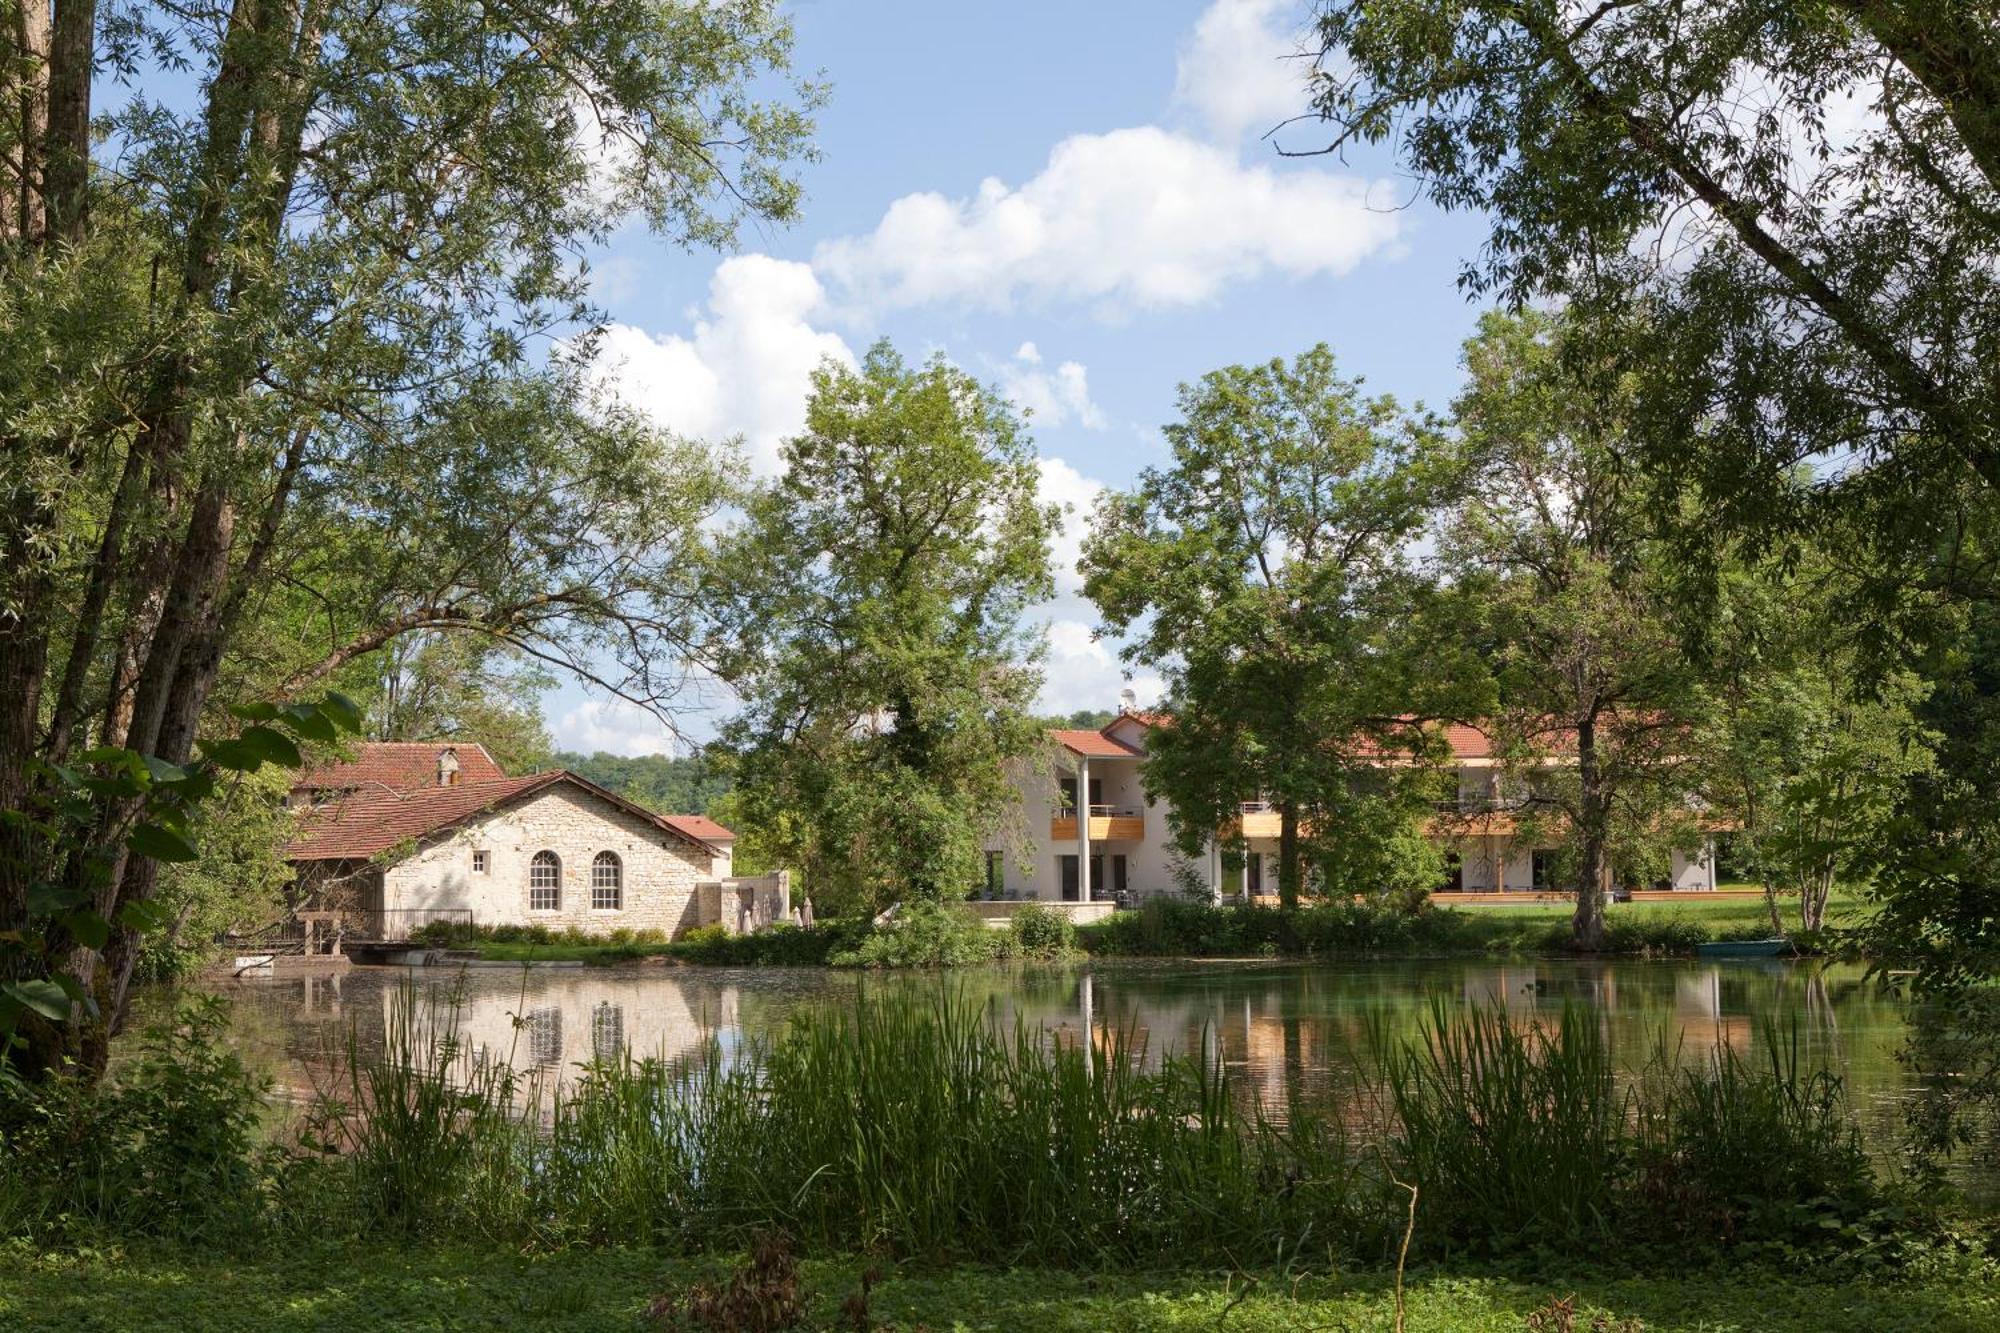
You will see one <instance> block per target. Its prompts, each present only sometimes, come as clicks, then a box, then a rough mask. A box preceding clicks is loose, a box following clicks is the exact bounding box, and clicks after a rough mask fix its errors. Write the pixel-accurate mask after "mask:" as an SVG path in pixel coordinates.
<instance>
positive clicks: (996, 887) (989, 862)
mask: <svg viewBox="0 0 2000 1333" xmlns="http://www.w3.org/2000/svg"><path fill="white" fill-rule="evenodd" d="M1006 884H1007V866H1006V853H1005V852H988V853H986V896H987V897H989V898H998V897H999V896H1000V891H1001V890H1002V889H1003V888H1005V887H1006Z"/></svg>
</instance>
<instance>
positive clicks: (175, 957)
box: [139, 768, 293, 981]
mask: <svg viewBox="0 0 2000 1333" xmlns="http://www.w3.org/2000/svg"><path fill="white" fill-rule="evenodd" d="M289 785H290V783H289V771H288V770H286V769H282V768H280V769H267V770H266V771H264V772H262V773H258V774H256V775H253V776H247V777H245V778H244V779H243V780H242V781H241V782H237V783H232V784H230V785H228V786H227V787H225V788H223V789H222V790H221V791H219V792H218V793H217V794H216V797H215V799H214V800H213V801H211V802H210V803H209V804H208V805H207V806H206V807H205V808H204V809H203V810H202V811H201V813H200V814H199V816H198V817H197V818H196V820H195V822H194V825H193V827H192V829H191V832H192V834H193V836H194V840H195V843H196V845H197V846H198V847H199V848H200V849H201V856H200V857H199V858H198V859H196V860H193V861H184V862H175V863H173V864H171V865H165V866H162V867H161V869H160V882H159V885H158V887H157V888H156V889H155V890H154V893H153V897H152V899H151V902H152V903H153V904H154V905H156V906H157V907H158V909H159V911H160V914H161V916H162V917H163V918H164V920H165V922H166V925H165V927H164V929H162V930H160V931H158V932H155V933H148V934H146V935H144V936H142V938H141V943H140V951H139V972H140V975H141V976H143V977H145V978H147V979H148V980H156V981H172V980H179V979H183V978H187V977H191V976H193V975H194V974H195V973H197V972H199V971H200V970H201V969H202V968H203V967H205V966H207V965H208V964H209V963H210V962H212V961H214V958H215V953H216V944H215V942H216V940H218V939H219V938H220V937H221V936H223V935H224V934H226V933H228V932H229V931H231V930H247V929H254V928H255V927H258V926H262V925H265V924H267V923H269V922H272V921H275V920H277V919H278V918H279V917H280V916H282V915H283V914H284V911H285V905H286V904H285V888H286V886H287V885H289V884H290V883H291V881H292V869H291V867H290V865H288V864H287V863H286V862H285V859H284V848H285V843H286V841H287V839H288V838H289V837H290V836H291V831H292V826H293V815H292V812H291V811H289V810H287V809H286V808H285V806H284V803H283V797H284V794H285V792H286V790H287V788H288V787H289Z"/></svg>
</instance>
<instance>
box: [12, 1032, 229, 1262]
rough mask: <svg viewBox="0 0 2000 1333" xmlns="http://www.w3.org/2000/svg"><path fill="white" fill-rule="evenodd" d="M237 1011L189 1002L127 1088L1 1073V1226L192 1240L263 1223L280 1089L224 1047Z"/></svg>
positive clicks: (146, 1046)
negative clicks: (261, 1162)
mask: <svg viewBox="0 0 2000 1333" xmlns="http://www.w3.org/2000/svg"><path fill="white" fill-rule="evenodd" d="M227 1013H228V1010H227V1007H226V1004H225V1002H224V1001H223V1000H222V999H220V998H219V997H214V996H208V997H203V998H200V999H196V1000H191V1001H189V1002H188V1003H187V1004H185V1005H184V1006H182V1007H181V1009H180V1010H179V1011H178V1012H177V1013H176V1014H175V1015H174V1017H173V1018H172V1019H171V1020H170V1021H168V1022H166V1023H163V1024H160V1025H159V1026H156V1027H152V1028H148V1029H147V1030H146V1032H145V1034H144V1036H143V1039H142V1044H141V1053H140V1055H139V1057H138V1059H137V1061H136V1062H135V1063H134V1064H133V1065H132V1067H131V1068H130V1070H129V1071H126V1072H124V1073H123V1074H122V1075H121V1077H120V1078H119V1079H118V1081H117V1082H115V1083H107V1084H102V1085H95V1086H93V1085H92V1084H90V1083H88V1082H86V1081H85V1080H83V1079H82V1078H80V1077H71V1076H66V1075H64V1076H58V1077H56V1078H55V1079H53V1080H52V1081H50V1082H47V1083H41V1084H27V1083H23V1082H22V1081H21V1080H20V1079H19V1078H17V1077H16V1076H14V1075H13V1074H12V1073H11V1071H9V1070H8V1069H7V1068H6V1067H5V1066H4V1065H0V1222H4V1223H6V1224H7V1227H8V1229H9V1230H10V1231H27V1232H29V1233H39V1234H44V1235H46V1234H50V1233H54V1234H57V1235H70V1236H81V1235H86V1234H87V1233H88V1232H90V1231H92V1230H98V1229H101V1230H106V1231H110V1232H113V1233H115V1234H124V1235H144V1236H160V1237H165V1238H169V1239H176V1240H189V1241H194V1240H214V1239H220V1238H226V1237H228V1236H230V1235H232V1234H234V1233H237V1232H239V1231H243V1230H245V1229H248V1228H250V1227H252V1226H254V1225H255V1223H256V1221H257V1219H258V1214H259V1211H260V1203H259V1191H258V1180H259V1173H258V1167H257V1162H256V1157H255V1153H254V1145H255V1140H256V1130H257V1121H258V1114H259V1112H260V1111H261V1109H262V1107H263V1099H264V1095H265V1093H266V1092H267V1091H268V1084H267V1083H266V1082H265V1081H264V1080H262V1079H260V1078H258V1077H256V1076H254V1075H252V1074H251V1073H250V1071H249V1070H248V1069H247V1068H245V1066H244V1064H243V1062H242V1061H241V1060H240V1059H238V1058H237V1056H236V1054H235V1053H234V1052H233V1051H231V1050H229V1049H228V1048H227V1047H226V1046H225V1045H224V1044H223V1040H222V1031H223V1029H224V1027H225V1026H226V1025H227Z"/></svg>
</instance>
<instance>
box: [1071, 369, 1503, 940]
mask: <svg viewBox="0 0 2000 1333" xmlns="http://www.w3.org/2000/svg"><path fill="white" fill-rule="evenodd" d="M1179 405H1180V412H1181V419H1180V420H1179V421H1177V422H1174V423H1173V424H1171V425H1169V426H1167V427H1166V436H1167V440H1168V443H1169V444H1170V445H1171V446H1172V449H1173V462H1172V464H1171V466H1169V467H1166V468H1149V469H1147V470H1146V471H1145V472H1143V473H1142V474H1141V475H1140V477H1139V480H1138V483H1137V485H1136V486H1135V487H1134V488H1133V489H1132V490H1131V491H1129V492H1124V493H1119V492H1111V493H1107V494H1106V495H1105V496H1103V497H1102V498H1101V499H1100V500H1099V502H1098V508H1097V513H1096V515H1095V519H1094V521H1093V524H1092V528H1091V532H1090V536H1089V538H1088V540H1087V541H1086V543H1085V545H1084V557H1083V562H1082V568H1083V572H1084V591H1085V593H1086V594H1087V595H1088V596H1089V597H1090V598H1091V600H1092V601H1093V602H1095V603H1096V605H1097V608H1098V611H1099V614H1100V615H1101V616H1102V618H1103V620H1104V623H1105V625H1106V627H1107V628H1108V629H1110V630H1111V631H1113V632H1115V633H1118V634H1121V635H1129V636H1130V641H1129V642H1128V644H1127V647H1126V648H1125V656H1126V658H1127V659H1128V660H1130V661H1135V662H1143V663H1144V664H1146V665H1147V666H1148V667H1149V668H1156V669H1159V670H1163V671H1165V672H1166V673H1167V698H1166V701H1165V703H1164V705H1163V706H1164V707H1165V709H1166V710H1167V711H1168V712H1169V713H1171V715H1172V717H1173V723H1172V725H1170V726H1166V727H1160V728H1156V729H1155V730H1154V731H1153V732H1152V733H1151V735H1150V736H1149V737H1148V744H1147V760H1146V765H1145V781H1146V784H1147V788H1148V790H1149V791H1151V792H1153V793H1154V794H1156V795H1157V796H1159V797H1161V798H1163V799H1164V800H1165V801H1166V802H1167V803H1168V806H1169V811H1170V817H1171V819H1172V821H1173V829H1174V833H1175V837H1176V840H1177V842H1178V843H1179V844H1180V847H1181V850H1182V851H1183V852H1185V853H1187V854H1189V855H1194V854H1196V853H1198V852H1199V851H1200V850H1201V849H1202V848H1203V847H1205V846H1206V845H1207V842H1208V839H1209V838H1211V837H1212V836H1213V835H1214V834H1215V831H1216V830H1217V829H1220V828H1226V827H1227V826H1228V825H1229V823H1230V821H1231V820H1232V819H1233V818H1234V816H1235V815H1236V814H1237V813H1238V811H1239V808H1240V802H1242V801H1244V800H1246V799H1252V798H1256V797H1260V796H1261V797H1264V798H1267V799H1269V800H1270V801H1271V802H1273V804H1274V805H1275V806H1276V808H1277V810H1278V812H1279V815H1280V819H1281V825H1282V829H1283V832H1282V835H1281V838H1280V846H1279V870H1278V880H1279V885H1278V887H1279V894H1280V896H1281V898H1283V899H1284V901H1285V902H1286V903H1287V905H1290V904H1292V903H1295V902H1296V901H1297V899H1298V896H1299V893H1300V892H1301V889H1302V888H1303V881H1304V868H1305V864H1306V862H1307V861H1308V860H1311V861H1318V862H1320V863H1322V864H1323V865H1325V866H1327V867H1328V868H1329V874H1330V875H1331V876H1333V877H1335V878H1338V879H1339V880H1340V881H1341V882H1343V883H1346V882H1350V881H1352V880H1354V879H1357V878H1359V877H1361V876H1363V875H1373V874H1378V873H1381V872H1383V871H1384V870H1385V869H1386V870H1387V871H1388V872H1389V873H1390V875H1391V877H1392V878H1395V879H1397V880H1399V881H1400V880H1404V879H1408V878H1413V877H1414V878H1418V879H1422V878H1424V877H1429V882H1431V883H1435V882H1436V875H1435V872H1436V871H1437V870H1438V869H1439V863H1438V862H1437V860H1436V857H1435V855H1434V854H1432V853H1430V852H1429V850H1428V848H1427V847H1426V846H1425V844H1423V842H1422V840H1421V839H1403V838H1397V837H1393V836H1390V837H1379V838H1367V837H1365V833H1366V831H1368V830H1384V829H1388V830H1393V829H1396V828H1399V827H1413V826H1414V825H1415V824H1416V823H1417V822H1418V821H1420V820H1421V819H1422V818H1423V817H1424V816H1425V815H1426V814H1428V813H1429V812H1430V811H1431V809H1432V808H1433V806H1434V803H1435V801H1436V800H1437V799H1438V798H1439V796H1440V795H1441V794H1442V793H1441V791H1440V790H1439V779H1438V778H1437V776H1436V774H1435V772H1434V771H1433V770H1432V769H1431V768H1430V767H1429V766H1428V765H1427V764H1425V763H1421V762H1420V763H1417V764H1412V765H1402V766H1397V767H1393V768H1392V767H1384V766H1382V765H1380V764H1376V763H1372V762H1370V761H1371V760H1372V759H1374V758H1376V757H1379V755H1380V754H1381V753H1383V752H1384V751H1387V752H1391V753H1397V754H1403V755H1409V756H1413V757H1415V758H1416V759H1418V760H1420V761H1422V760H1434V759H1436V758H1437V753H1436V742H1435V740H1434V738H1430V737H1428V736H1427V735H1426V734H1425V732H1424V730H1423V729H1422V728H1421V727H1420V726H1418V725H1416V724H1415V723H1414V722H1405V721H1402V720H1399V719H1403V718H1405V717H1408V716H1410V715H1426V716H1433V715H1439V714H1451V713H1462V712H1467V711H1471V709H1470V707H1469V705H1470V704H1471V703H1472V700H1471V698H1469V697H1468V696H1466V695H1464V694H1463V692H1462V689H1461V687H1462V686H1463V685H1464V684H1465V683H1466V682H1467V681H1474V682H1476V680H1477V678H1478V673H1477V672H1476V671H1466V670H1462V669H1461V663H1460V661H1459V656H1460V654H1459V653H1458V652H1457V650H1456V649H1455V648H1454V647H1453V646H1452V645H1451V644H1450V643H1449V641H1448V640H1444V639H1438V638H1435V637H1433V636H1432V635H1430V634H1429V633H1427V632H1426V630H1425V628H1424V627H1425V626H1426V625H1427V623H1428V622H1426V621H1424V619H1423V618H1422V617H1420V616H1413V615H1412V614H1411V611H1412V606H1413V603H1420V602H1421V601H1422V600H1423V597H1424V589H1423V586H1422V585H1421V583H1420V582H1419V581H1418V580H1417V579H1415V578H1414V577H1413V573H1412V570H1411V568H1410V566H1409V561H1408V555H1407V551H1408V547H1409V545H1410V543H1411V541H1412V540H1413V539H1414V538H1415V537H1416V536H1417V534H1419V533H1420V532H1421V531H1422V530H1423V528H1424V525H1425V524H1426V522H1427V520H1428V518H1429V514H1430V509H1431V507H1432V505H1434V504H1435V503H1436V502H1437V500H1438V498H1439V496H1440V494H1441V491H1440V488H1441V487H1442V486H1443V485H1445V484H1446V483H1447V482H1448V480H1449V477H1448V475H1447V471H1446V469H1445V468H1444V467H1443V460H1444V450H1443V449H1442V441H1441V437H1440V435H1439V430H1438V426H1437V423H1435V422H1434V421H1431V420H1429V419H1426V418H1422V417H1414V416H1410V415H1408V414H1406V413H1404V412H1403V411H1402V410H1401V409H1400V408H1399V407H1397V405H1396V403H1395V401H1394V400H1393V399H1390V398H1386V397H1378V398H1364V397H1363V396H1362V394H1361V389H1360V385H1359V383H1358V382H1355V381H1351V380H1346V379H1342V378H1341V377H1340V376H1339V375H1338V374H1336V373H1335V369H1334V362H1333V354H1332V352H1331V351H1329V350H1328V349H1327V348H1326V347H1325V346H1323V345H1322V346H1319V347H1316V348H1313V349H1312V350H1311V351H1308V352H1305V353H1303V354H1302V355H1300V356H1298V357H1296V358H1295V359H1293V360H1292V361H1291V362H1289V363H1287V362H1284V361H1280V360H1274V361H1271V362H1270V363H1268V364H1265V365H1259V366H1231V367H1227V368H1225V369H1222V370H1217V371H1212V372H1210V373H1209V374H1208V375H1206V376H1204V377H1203V378H1202V379H1201V381H1200V382H1199V383H1197V384H1194V385H1184V386H1182V388H1181V394H1180V404H1179ZM1350 852H1359V853H1360V856H1359V861H1358V862H1357V864H1355V865H1352V866H1348V865H1346V864H1345V861H1346V858H1347V857H1348V856H1349V854H1350ZM1408 852H1416V853H1418V854H1419V856H1420V859H1421V860H1422V862H1423V864H1422V865H1421V866H1420V867H1418V868H1417V869H1416V870H1415V871H1414V872H1411V873H1405V868H1404V867H1402V866H1401V865H1400V858H1399V856H1398V855H1397V854H1398V853H1408Z"/></svg>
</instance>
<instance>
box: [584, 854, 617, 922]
mask: <svg viewBox="0 0 2000 1333" xmlns="http://www.w3.org/2000/svg"><path fill="white" fill-rule="evenodd" d="M590 906H591V909H592V910H593V911H598V912H617V911H622V910H623V909H624V907H625V866H624V863H623V862H621V861H619V859H618V853H616V852H599V853H598V854H597V859H596V860H595V861H592V862H591V863H590Z"/></svg>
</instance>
